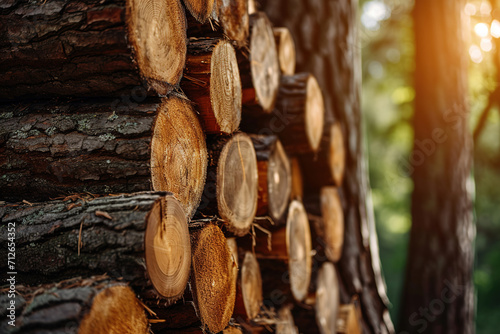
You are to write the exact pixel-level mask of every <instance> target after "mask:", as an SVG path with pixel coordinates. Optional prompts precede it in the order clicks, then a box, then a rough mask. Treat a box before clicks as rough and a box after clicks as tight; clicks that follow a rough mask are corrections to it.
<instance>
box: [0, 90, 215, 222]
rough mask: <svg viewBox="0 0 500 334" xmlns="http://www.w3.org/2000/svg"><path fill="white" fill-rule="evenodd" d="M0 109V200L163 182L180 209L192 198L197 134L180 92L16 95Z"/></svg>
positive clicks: (201, 144)
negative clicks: (138, 97) (34, 98)
mask: <svg viewBox="0 0 500 334" xmlns="http://www.w3.org/2000/svg"><path fill="white" fill-rule="evenodd" d="M1 115H2V118H1V119H0V174H1V175H2V176H1V177H0V192H1V193H2V199H3V200H9V201H16V200H17V201H21V200H23V199H25V200H29V201H33V200H34V201H37V200H47V199H49V198H55V197H58V196H67V195H68V194H71V193H83V192H90V193H95V194H107V193H123V192H135V191H144V190H151V189H154V190H158V191H163V190H167V189H168V190H169V191H172V192H173V193H174V194H175V195H176V197H177V198H178V199H179V200H180V201H181V203H182V204H183V206H184V207H185V210H186V214H188V215H190V214H191V212H192V211H193V210H195V209H196V207H197V205H198V203H199V201H200V198H201V193H202V191H203V186H204V181H205V173H206V165H207V155H206V146H205V145H206V144H205V138H204V134H203V131H202V129H201V127H200V125H199V123H198V120H197V117H196V115H195V113H194V111H193V110H192V109H191V106H190V104H189V103H188V102H185V101H184V100H182V99H179V98H176V97H170V98H168V99H166V100H164V101H163V102H160V101H159V100H157V99H155V100H153V101H151V102H148V103H143V104H135V103H130V104H126V105H121V104H116V103H114V102H112V101H69V102H65V103H56V102H55V101H49V102H41V103H19V104H8V105H4V106H2V113H1ZM181 127H182V129H183V131H176V130H177V129H179V128H181ZM169 152H170V153H171V154H170V155H168V153H169ZM179 170H182V171H186V172H183V173H179Z"/></svg>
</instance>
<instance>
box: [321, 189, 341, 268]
mask: <svg viewBox="0 0 500 334" xmlns="http://www.w3.org/2000/svg"><path fill="white" fill-rule="evenodd" d="M320 196H321V215H322V217H323V231H322V232H323V233H322V235H323V237H324V242H325V246H326V247H325V254H326V256H327V257H328V259H329V260H330V261H332V262H337V261H338V260H339V259H340V257H341V255H342V246H343V244H344V212H343V209H342V203H341V201H340V196H339V192H338V190H337V188H335V187H323V188H321V195H320Z"/></svg>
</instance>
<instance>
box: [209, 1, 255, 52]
mask: <svg viewBox="0 0 500 334" xmlns="http://www.w3.org/2000/svg"><path fill="white" fill-rule="evenodd" d="M216 5H217V10H218V12H217V13H218V18H219V22H220V23H221V25H222V28H223V29H224V34H225V35H226V36H227V38H229V39H230V40H233V41H236V43H237V44H238V46H240V47H241V46H243V45H245V43H246V41H247V38H248V29H249V15H248V3H247V1H245V0H217V4H216Z"/></svg>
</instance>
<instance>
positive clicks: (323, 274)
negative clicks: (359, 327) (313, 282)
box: [315, 262, 340, 334]
mask: <svg viewBox="0 0 500 334" xmlns="http://www.w3.org/2000/svg"><path fill="white" fill-rule="evenodd" d="M339 298H340V297H339V287H338V281H337V274H336V273H335V267H334V266H333V264H331V263H330V262H325V263H324V264H323V265H322V266H321V268H320V269H319V272H318V278H317V288H316V304H315V311H316V323H317V324H318V327H319V329H320V332H321V333H322V334H327V333H336V324H337V313H338V310H339V303H340V299H339Z"/></svg>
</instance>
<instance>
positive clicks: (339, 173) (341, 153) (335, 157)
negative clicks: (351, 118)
mask: <svg viewBox="0 0 500 334" xmlns="http://www.w3.org/2000/svg"><path fill="white" fill-rule="evenodd" d="M330 141H331V142H330V160H329V162H330V168H331V170H332V175H333V180H334V181H335V185H337V187H340V186H341V185H342V180H343V179H344V170H345V163H346V161H345V144H344V136H343V135H342V129H341V128H340V125H339V124H338V123H335V124H334V125H333V126H332V128H331V130H330Z"/></svg>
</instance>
